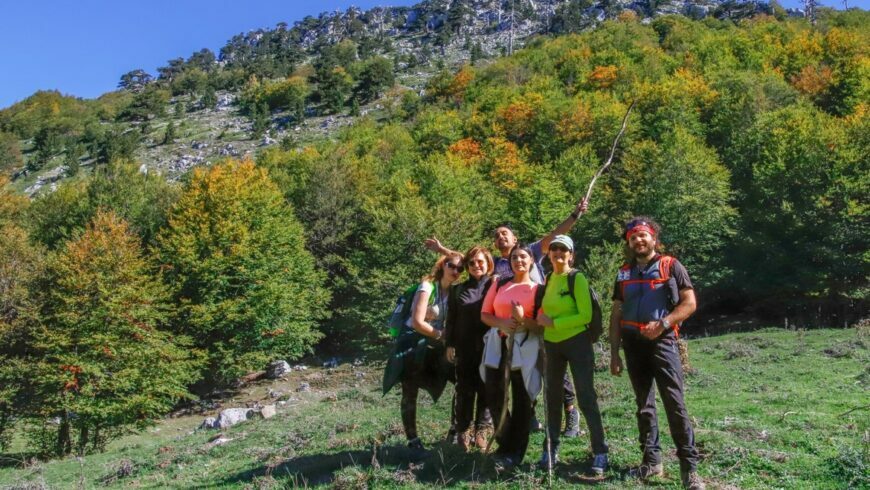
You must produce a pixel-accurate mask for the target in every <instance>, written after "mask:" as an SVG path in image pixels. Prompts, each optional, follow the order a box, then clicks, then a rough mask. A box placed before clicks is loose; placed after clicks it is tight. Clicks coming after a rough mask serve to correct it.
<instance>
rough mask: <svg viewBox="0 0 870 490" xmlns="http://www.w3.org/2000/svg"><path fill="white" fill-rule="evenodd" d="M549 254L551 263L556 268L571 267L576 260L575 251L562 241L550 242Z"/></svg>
mask: <svg viewBox="0 0 870 490" xmlns="http://www.w3.org/2000/svg"><path fill="white" fill-rule="evenodd" d="M547 255H548V256H549V257H550V263H552V264H553V267H556V268H561V267H570V266H571V264H572V263H573V262H574V253H573V252H571V251H570V250H568V247H566V246H565V245H562V244H561V243H553V244H550V251H549V252H547Z"/></svg>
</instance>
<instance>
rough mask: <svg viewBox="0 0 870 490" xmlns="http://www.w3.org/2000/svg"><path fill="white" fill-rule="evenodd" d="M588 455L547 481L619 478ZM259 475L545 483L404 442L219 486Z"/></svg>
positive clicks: (308, 479) (624, 472)
mask: <svg viewBox="0 0 870 490" xmlns="http://www.w3.org/2000/svg"><path fill="white" fill-rule="evenodd" d="M591 464H592V460H591V458H590V459H588V460H585V461H578V462H572V463H568V464H565V463H563V464H560V465H558V466H557V467H556V468H555V470H554V473H553V481H554V482H560V483H562V484H566V483H567V484H571V485H589V486H593V485H598V484H603V483H606V482H613V481H624V480H626V479H629V480H630V478H629V477H628V473H629V469H628V468H614V467H612V468H611V470H610V471H609V472H608V473H607V475H605V476H603V477H593V476H589V470H590V467H591ZM260 478H274V479H276V480H284V481H287V482H288V483H289V484H292V485H294V486H308V485H324V484H330V483H337V482H338V480H341V481H342V482H344V483H351V482H350V481H346V480H352V481H353V482H354V483H359V484H363V485H365V484H367V485H369V486H378V485H385V486H392V485H403V484H411V483H415V482H416V483H422V484H433V485H438V486H454V485H463V484H468V483H504V484H506V485H510V486H514V485H521V486H532V487H534V486H538V485H546V480H547V474H546V471H543V470H540V469H539V468H538V467H537V465H536V464H534V463H531V464H528V463H527V464H523V465H520V466H519V467H517V468H515V469H514V470H512V471H508V472H500V471H497V470H496V469H495V466H494V463H493V458H492V457H491V456H487V455H485V454H483V453H480V452H470V453H464V452H462V451H460V450H459V449H458V448H457V447H456V446H451V445H449V444H447V443H442V444H438V445H435V446H433V447H432V448H431V449H429V450H427V451H425V453H423V454H421V453H418V452H416V451H413V450H411V449H408V448H407V447H405V446H398V445H394V446H380V447H378V448H377V449H376V450H372V449H371V448H370V449H368V450H346V451H339V452H335V453H321V454H313V455H306V456H299V457H296V458H292V459H289V460H286V461H283V462H281V463H279V464H276V465H264V466H260V467H258V468H253V469H250V470H246V471H243V472H240V473H237V474H235V475H230V476H228V477H226V478H225V479H223V480H222V481H221V482H220V485H233V484H240V483H247V482H251V481H254V480H257V479H260Z"/></svg>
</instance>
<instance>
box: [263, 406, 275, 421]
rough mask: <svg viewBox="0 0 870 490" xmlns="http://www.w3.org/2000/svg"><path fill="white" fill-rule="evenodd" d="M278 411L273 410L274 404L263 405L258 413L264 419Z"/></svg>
mask: <svg viewBox="0 0 870 490" xmlns="http://www.w3.org/2000/svg"><path fill="white" fill-rule="evenodd" d="M277 413H278V412H277V411H276V410H275V405H264V406H263V408H261V409H260V415H261V416H262V417H263V418H264V419H270V418H272V417H274V416H275V415H276V414H277Z"/></svg>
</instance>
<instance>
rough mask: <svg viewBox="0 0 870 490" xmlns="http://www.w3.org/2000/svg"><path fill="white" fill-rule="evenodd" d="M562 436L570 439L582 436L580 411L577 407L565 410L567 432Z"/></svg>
mask: <svg viewBox="0 0 870 490" xmlns="http://www.w3.org/2000/svg"><path fill="white" fill-rule="evenodd" d="M562 437H567V438H569V439H571V438H575V437H580V412H578V411H577V407H572V408H571V410H565V432H563V433H562Z"/></svg>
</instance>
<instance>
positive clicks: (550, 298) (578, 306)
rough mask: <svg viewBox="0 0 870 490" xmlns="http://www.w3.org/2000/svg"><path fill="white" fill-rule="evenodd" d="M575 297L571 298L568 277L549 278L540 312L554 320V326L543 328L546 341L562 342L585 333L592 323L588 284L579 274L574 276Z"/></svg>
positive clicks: (554, 276) (553, 276) (559, 275)
mask: <svg viewBox="0 0 870 490" xmlns="http://www.w3.org/2000/svg"><path fill="white" fill-rule="evenodd" d="M574 295H575V296H576V300H575V298H572V297H570V296H569V295H568V273H567V272H565V273H564V274H556V273H553V274H551V275H550V279H549V280H548V282H547V290H546V292H545V293H544V299H543V300H542V301H541V309H542V310H543V311H544V314H546V315H547V316H548V317H550V318H552V319H553V326H552V327H546V328H544V340H546V341H547V342H562V341H563V340H567V339H570V338H571V337H573V336H575V335H577V334H579V333H581V332H583V331H584V330H586V328H587V324H588V323H589V322H590V321H592V298H591V297H590V296H589V281H587V280H586V276H584V275H583V274H582V273H580V272H578V273H577V275H576V276H574Z"/></svg>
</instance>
